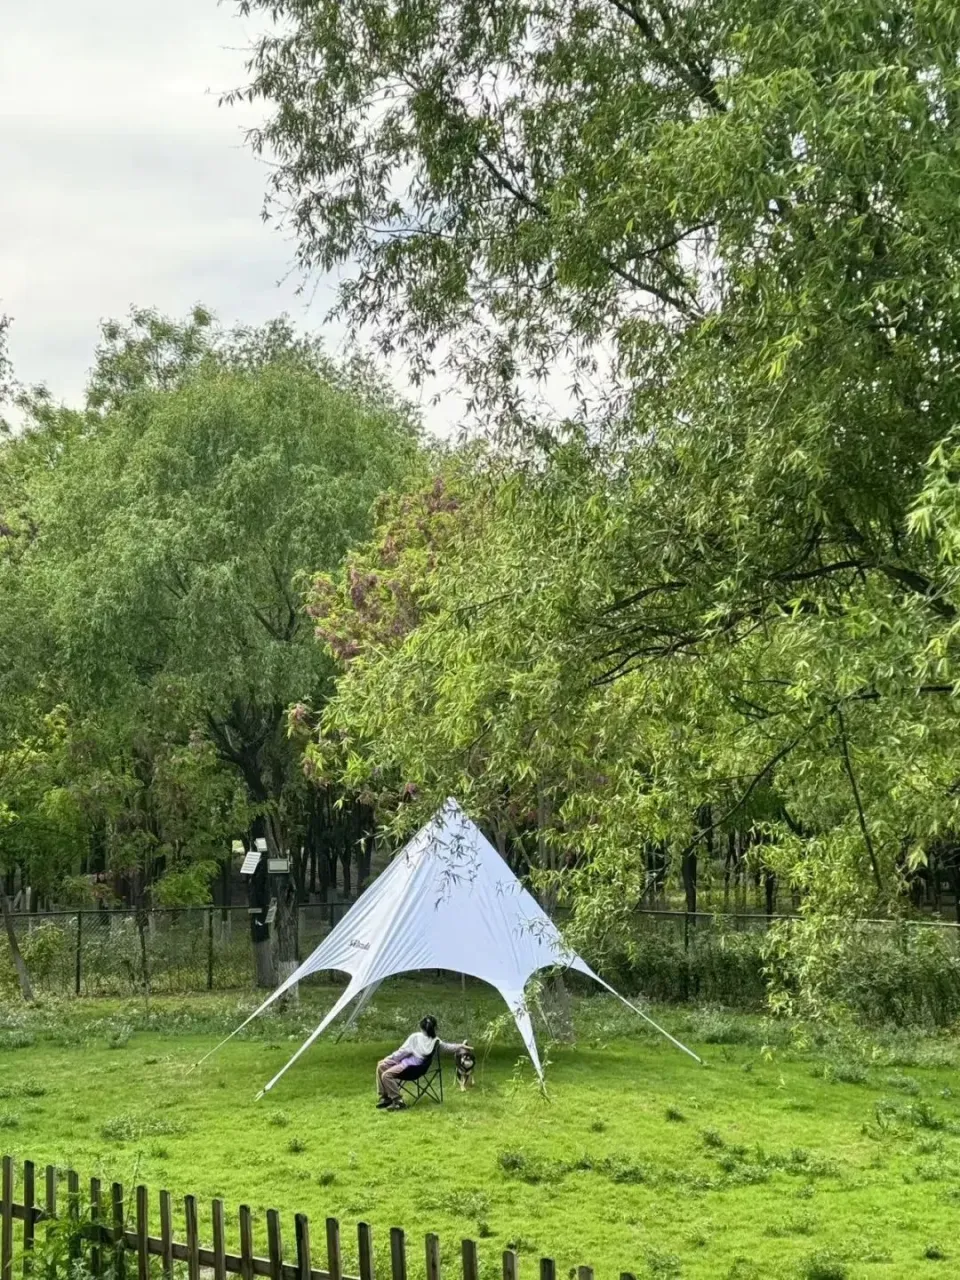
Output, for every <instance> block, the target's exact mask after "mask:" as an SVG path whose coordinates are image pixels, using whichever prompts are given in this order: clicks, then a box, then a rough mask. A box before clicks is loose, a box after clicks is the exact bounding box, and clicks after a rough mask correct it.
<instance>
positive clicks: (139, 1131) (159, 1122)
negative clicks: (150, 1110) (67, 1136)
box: [100, 1115, 184, 1142]
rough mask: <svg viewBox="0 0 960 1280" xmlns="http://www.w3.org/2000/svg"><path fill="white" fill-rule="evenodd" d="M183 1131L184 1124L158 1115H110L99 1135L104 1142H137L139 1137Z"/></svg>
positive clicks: (101, 1127)
mask: <svg viewBox="0 0 960 1280" xmlns="http://www.w3.org/2000/svg"><path fill="white" fill-rule="evenodd" d="M183 1132H184V1126H183V1125H182V1124H180V1123H179V1122H178V1121H176V1120H164V1119H162V1118H161V1117H159V1116H134V1115H120V1116H112V1117H111V1118H110V1119H109V1120H106V1121H104V1123H103V1124H102V1125H101V1126H100V1137H101V1138H103V1140H104V1141H105V1142H139V1141H140V1139H141V1138H154V1137H162V1136H164V1135H165V1134H179V1133H183Z"/></svg>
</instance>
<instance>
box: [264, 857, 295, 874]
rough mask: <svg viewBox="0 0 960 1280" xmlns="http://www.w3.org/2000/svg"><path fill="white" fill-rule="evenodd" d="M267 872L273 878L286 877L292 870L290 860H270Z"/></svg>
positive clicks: (268, 860)
mask: <svg viewBox="0 0 960 1280" xmlns="http://www.w3.org/2000/svg"><path fill="white" fill-rule="evenodd" d="M267 870H268V871H269V872H270V874H271V875H272V876H284V875H286V874H287V872H288V871H289V870H290V859H289V858H268V859H267Z"/></svg>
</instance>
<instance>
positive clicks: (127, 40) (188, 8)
mask: <svg viewBox="0 0 960 1280" xmlns="http://www.w3.org/2000/svg"><path fill="white" fill-rule="evenodd" d="M255 30H256V27H255V26H254V25H252V24H250V23H248V22H245V21H244V20H242V19H241V18H239V17H238V16H237V14H236V11H235V7H234V6H233V4H232V3H225V4H222V5H221V4H217V2H216V0H165V3H164V4H162V5H160V4H157V3H156V2H155V0H82V3H77V0H31V2H30V3H29V4H17V5H10V6H7V10H6V11H5V13H4V19H3V34H2V41H0V312H7V313H8V314H10V315H11V316H12V317H13V319H14V325H13V329H12V332H11V341H10V346H11V353H12V356H13V359H14V364H15V368H16V372H17V375H18V377H19V378H20V379H21V380H22V381H24V382H27V383H35V382H45V383H46V384H47V385H48V386H49V387H50V389H51V391H52V392H53V393H54V395H55V396H57V397H58V398H60V399H65V400H67V401H68V402H71V403H76V402H77V401H78V400H79V398H80V396H81V394H82V390H83V386H84V382H85V379H86V373H87V370H88V368H89V365H90V361H91V357H92V353H93V348H94V344H95V342H96V338H97V329H98V325H99V323H100V321H101V320H103V319H106V318H107V317H118V316H122V315H124V314H125V313H126V312H127V310H128V309H129V307H130V306H131V305H132V304H137V305H142V306H155V307H157V308H159V309H160V310H161V311H164V312H167V313H169V314H173V315H182V314H185V313H186V312H187V310H188V309H189V308H190V306H191V305H192V304H193V303H195V302H198V301H202V302H204V303H205V304H206V305H207V306H210V307H212V308H213V309H214V311H216V312H217V314H218V315H219V316H220V318H221V319H222V320H223V321H224V322H225V323H233V322H243V323H248V324H255V323H258V322H261V321H263V320H266V319H268V318H269V317H271V316H275V315H277V314H279V313H280V312H282V311H288V312H289V313H290V315H291V316H292V317H293V319H294V320H295V321H296V322H297V323H298V324H301V325H303V326H306V327H311V328H314V329H317V328H320V327H321V326H322V323H323V318H324V315H325V314H326V312H327V310H328V308H329V306H330V304H331V302H332V300H333V287H334V286H333V282H332V281H330V280H320V281H312V282H310V284H309V285H308V287H307V289H306V290H305V292H304V294H303V295H301V296H298V295H297V285H298V283H299V282H300V281H299V276H298V275H297V273H296V271H295V270H294V268H293V245H292V244H291V243H290V241H289V240H288V239H287V238H285V237H284V235H283V234H282V233H281V232H279V231H278V230H277V229H276V228H275V227H272V226H268V225H265V224H264V223H263V222H262V221H261V218H260V210H261V205H262V200H263V193H264V189H265V185H266V176H267V175H266V170H265V167H264V165H263V164H262V163H261V162H259V161H258V160H257V159H256V158H255V157H254V156H253V155H252V153H251V152H250V151H249V149H248V148H247V147H246V146H245V145H244V139H243V131H244V129H245V128H247V127H249V126H250V125H252V124H255V123H257V122H258V119H259V108H258V107H257V106H256V105H254V106H253V107H250V106H243V107H231V108H228V107H220V106H219V105H218V98H219V96H220V94H221V93H222V92H223V91H224V90H226V89H229V88H232V87H234V86H236V85H238V84H241V83H243V82H244V80H245V78H246V77H245V72H244V65H243V64H244V59H245V56H246V52H245V51H246V49H247V48H248V47H249V45H250V43H251V40H252V38H253V35H254V34H255ZM327 336H328V340H329V341H330V344H331V347H332V348H333V349H334V350H336V349H338V348H339V346H340V344H341V343H342V342H343V337H344V335H343V332H342V330H341V329H338V328H332V329H328V330H327ZM402 372H403V371H402V367H397V368H395V369H394V376H395V378H396V380H397V381H398V382H399V383H400V385H401V386H403V382H404V380H403V376H402ZM405 389H406V388H405ZM427 394H428V393H424V403H426V397H427ZM426 416H427V419H428V421H429V423H430V425H431V426H432V427H433V428H434V429H438V430H444V429H445V428H448V427H449V425H452V424H450V423H449V422H448V418H449V416H450V408H449V406H446V407H441V408H439V409H428V410H427V413H426Z"/></svg>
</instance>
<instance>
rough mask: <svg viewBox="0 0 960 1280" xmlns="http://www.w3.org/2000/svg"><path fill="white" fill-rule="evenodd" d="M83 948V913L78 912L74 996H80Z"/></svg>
mask: <svg viewBox="0 0 960 1280" xmlns="http://www.w3.org/2000/svg"><path fill="white" fill-rule="evenodd" d="M82 947H83V912H82V911H78V912H77V958H76V966H75V968H74V973H73V992H74V995H79V994H80V978H81V974H82V969H81V955H82Z"/></svg>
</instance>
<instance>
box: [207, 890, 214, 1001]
mask: <svg viewBox="0 0 960 1280" xmlns="http://www.w3.org/2000/svg"><path fill="white" fill-rule="evenodd" d="M207 990H208V991H212V990H213V907H211V908H210V910H209V911H208V912H207Z"/></svg>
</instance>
